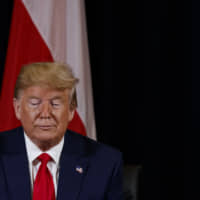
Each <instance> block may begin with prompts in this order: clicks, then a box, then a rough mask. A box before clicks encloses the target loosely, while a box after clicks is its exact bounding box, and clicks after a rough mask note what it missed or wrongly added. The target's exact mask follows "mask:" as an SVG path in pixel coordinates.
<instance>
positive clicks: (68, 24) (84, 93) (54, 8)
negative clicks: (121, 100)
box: [22, 0, 96, 139]
mask: <svg viewBox="0 0 200 200" xmlns="http://www.w3.org/2000/svg"><path fill="white" fill-rule="evenodd" d="M22 1H23V3H24V6H25V7H26V9H27V11H28V13H29V15H30V17H31V19H32V21H33V23H34V24H35V26H36V27H37V29H38V31H39V33H40V35H41V37H42V38H43V39H44V41H45V43H46V45H47V46H48V48H49V50H50V52H51V54H52V56H53V58H54V60H55V61H63V62H65V63H68V64H69V65H70V66H71V67H72V69H73V72H74V74H75V76H77V77H78V78H79V79H80V83H79V84H78V86H77V99H78V109H77V111H78V113H79V116H80V118H81V120H82V121H83V123H84V125H85V128H86V132H87V136H88V137H90V138H93V139H96V128H95V120H94V110H93V98H92V87H91V85H92V83H91V72H90V62H89V53H88V41H87V32H86V21H85V8H84V1H83V0H59V1H55V0H42V1H41V0H34V1H33V0H22Z"/></svg>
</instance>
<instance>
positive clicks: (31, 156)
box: [24, 133, 64, 195]
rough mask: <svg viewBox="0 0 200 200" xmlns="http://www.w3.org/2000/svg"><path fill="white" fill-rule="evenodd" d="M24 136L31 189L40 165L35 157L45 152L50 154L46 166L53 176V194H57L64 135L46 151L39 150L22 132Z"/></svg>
mask: <svg viewBox="0 0 200 200" xmlns="http://www.w3.org/2000/svg"><path fill="white" fill-rule="evenodd" d="M24 137H25V144H26V151H27V156H28V161H29V171H30V176H31V188H32V191H33V183H34V180H35V178H36V175H37V171H38V169H39V167H40V164H41V162H40V161H39V160H38V159H37V157H38V156H39V155H40V154H42V153H47V154H49V155H50V156H51V158H52V160H51V161H49V162H48V163H47V167H48V169H49V170H50V172H51V174H52V177H53V183H54V188H55V194H56V195H57V185H58V175H59V174H58V172H59V161H60V155H61V151H62V148H63V145H64V137H63V138H62V140H61V141H60V143H59V144H57V145H56V146H54V147H52V148H51V149H49V150H48V151H45V152H43V151H41V150H40V149H39V148H38V147H37V146H36V145H35V144H34V143H33V142H32V141H31V140H30V138H29V137H28V136H27V135H26V133H24Z"/></svg>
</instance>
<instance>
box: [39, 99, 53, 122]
mask: <svg viewBox="0 0 200 200" xmlns="http://www.w3.org/2000/svg"><path fill="white" fill-rule="evenodd" d="M50 117H51V108H50V105H49V103H48V102H44V103H43V104H42V105H41V109H40V118H42V119H49V118H50Z"/></svg>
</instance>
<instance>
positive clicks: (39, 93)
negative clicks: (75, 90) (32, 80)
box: [20, 86, 70, 99]
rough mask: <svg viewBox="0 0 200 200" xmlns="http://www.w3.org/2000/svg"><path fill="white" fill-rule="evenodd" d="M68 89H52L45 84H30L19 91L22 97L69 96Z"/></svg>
mask: <svg viewBox="0 0 200 200" xmlns="http://www.w3.org/2000/svg"><path fill="white" fill-rule="evenodd" d="M69 92H70V90H69V89H65V90H58V89H52V88H49V87H46V86H31V87H28V88H26V89H24V90H23V91H21V95H20V96H22V97H26V98H34V97H36V98H45V99H46V98H47V99H49V98H55V97H57V98H68V96H69Z"/></svg>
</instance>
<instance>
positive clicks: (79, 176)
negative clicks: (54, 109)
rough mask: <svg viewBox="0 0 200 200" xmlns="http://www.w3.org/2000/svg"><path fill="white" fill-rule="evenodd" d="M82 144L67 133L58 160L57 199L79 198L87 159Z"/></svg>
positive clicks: (73, 199) (71, 199)
mask: <svg viewBox="0 0 200 200" xmlns="http://www.w3.org/2000/svg"><path fill="white" fill-rule="evenodd" d="M82 144H83V143H82V142H81V141H79V140H78V144H77V139H75V140H74V138H73V137H71V133H67V137H66V138H65V144H64V148H63V152H62V155H61V160H60V166H61V168H60V172H59V181H58V192H57V199H58V200H62V199H65V198H67V199H70V200H75V199H78V198H79V193H80V190H81V186H82V183H83V180H84V177H85V176H86V174H87V168H88V158H87V156H86V155H84V153H85V149H84V147H83V145H82Z"/></svg>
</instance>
